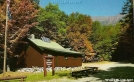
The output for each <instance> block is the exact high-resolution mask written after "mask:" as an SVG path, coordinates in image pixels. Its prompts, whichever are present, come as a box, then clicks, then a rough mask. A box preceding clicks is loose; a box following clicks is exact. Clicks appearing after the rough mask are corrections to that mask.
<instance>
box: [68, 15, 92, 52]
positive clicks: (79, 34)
mask: <svg viewBox="0 0 134 82" xmlns="http://www.w3.org/2000/svg"><path fill="white" fill-rule="evenodd" d="M67 25H68V27H67V35H66V40H67V42H68V43H69V44H70V46H68V47H70V48H72V49H73V50H75V51H79V52H83V53H84V54H89V52H93V49H92V44H91V43H90V41H89V40H88V39H89V37H90V35H91V25H92V20H91V18H90V16H87V15H83V14H79V13H72V14H71V15H70V16H69V19H68V23H67Z"/></svg>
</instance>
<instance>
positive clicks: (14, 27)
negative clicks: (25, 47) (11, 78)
mask: <svg viewBox="0 0 134 82" xmlns="http://www.w3.org/2000/svg"><path fill="white" fill-rule="evenodd" d="M5 5H6V1H5V3H4V4H3V5H2V6H1V7H0V12H1V15H0V33H1V39H0V42H1V43H0V45H1V48H4V47H3V46H4V39H3V38H4V31H5V20H6V19H5V17H6V16H5V12H6V8H5ZM10 12H11V16H12V19H11V20H9V21H8V36H7V40H8V41H7V44H8V45H7V51H8V54H10V55H14V52H15V48H16V46H17V44H18V43H20V42H22V41H21V40H22V39H23V38H24V37H25V36H26V35H27V32H28V30H29V29H30V28H32V27H33V26H35V25H36V24H37V22H36V21H35V18H36V17H37V15H36V14H37V12H38V10H36V9H35V4H34V3H32V2H31V1H30V0H12V1H11V4H10Z"/></svg>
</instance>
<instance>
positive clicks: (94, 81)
mask: <svg viewBox="0 0 134 82" xmlns="http://www.w3.org/2000/svg"><path fill="white" fill-rule="evenodd" d="M82 66H83V67H85V66H89V67H98V68H99V69H100V70H107V71H108V70H109V68H111V67H124V66H130V67H134V64H130V63H127V64H123V63H118V62H99V63H84V64H83V65H82ZM42 82H103V81H102V80H99V78H96V77H93V76H90V77H84V78H79V79H77V80H71V79H68V78H60V79H53V80H49V81H42Z"/></svg>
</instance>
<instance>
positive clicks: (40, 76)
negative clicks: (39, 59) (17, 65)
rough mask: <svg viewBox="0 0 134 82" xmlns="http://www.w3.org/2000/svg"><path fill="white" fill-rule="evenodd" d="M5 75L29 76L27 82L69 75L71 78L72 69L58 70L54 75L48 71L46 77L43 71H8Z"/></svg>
mask: <svg viewBox="0 0 134 82" xmlns="http://www.w3.org/2000/svg"><path fill="white" fill-rule="evenodd" d="M5 76H10V77H15V76H27V78H26V82H37V81H48V80H52V79H58V78H62V77H67V78H70V79H71V75H70V71H57V72H56V73H55V75H54V76H52V72H47V76H46V77H44V73H43V72H42V73H27V72H6V74H5ZM2 77H3V76H2V74H0V78H2ZM3 82H6V81H3ZM7 82H9V81H7ZM10 82H18V80H11V81H10Z"/></svg>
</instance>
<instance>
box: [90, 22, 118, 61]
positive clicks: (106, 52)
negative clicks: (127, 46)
mask: <svg viewBox="0 0 134 82" xmlns="http://www.w3.org/2000/svg"><path fill="white" fill-rule="evenodd" d="M92 28H93V29H92V30H93V32H92V37H91V38H90V39H91V41H92V43H93V46H94V49H95V50H96V52H97V53H98V55H99V56H100V57H101V58H103V60H110V59H111V54H112V53H113V52H114V49H115V48H116V46H117V44H118V39H119V35H120V24H119V23H117V24H116V25H107V26H102V25H101V24H100V23H99V22H98V21H95V22H94V23H93V26H92Z"/></svg>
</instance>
